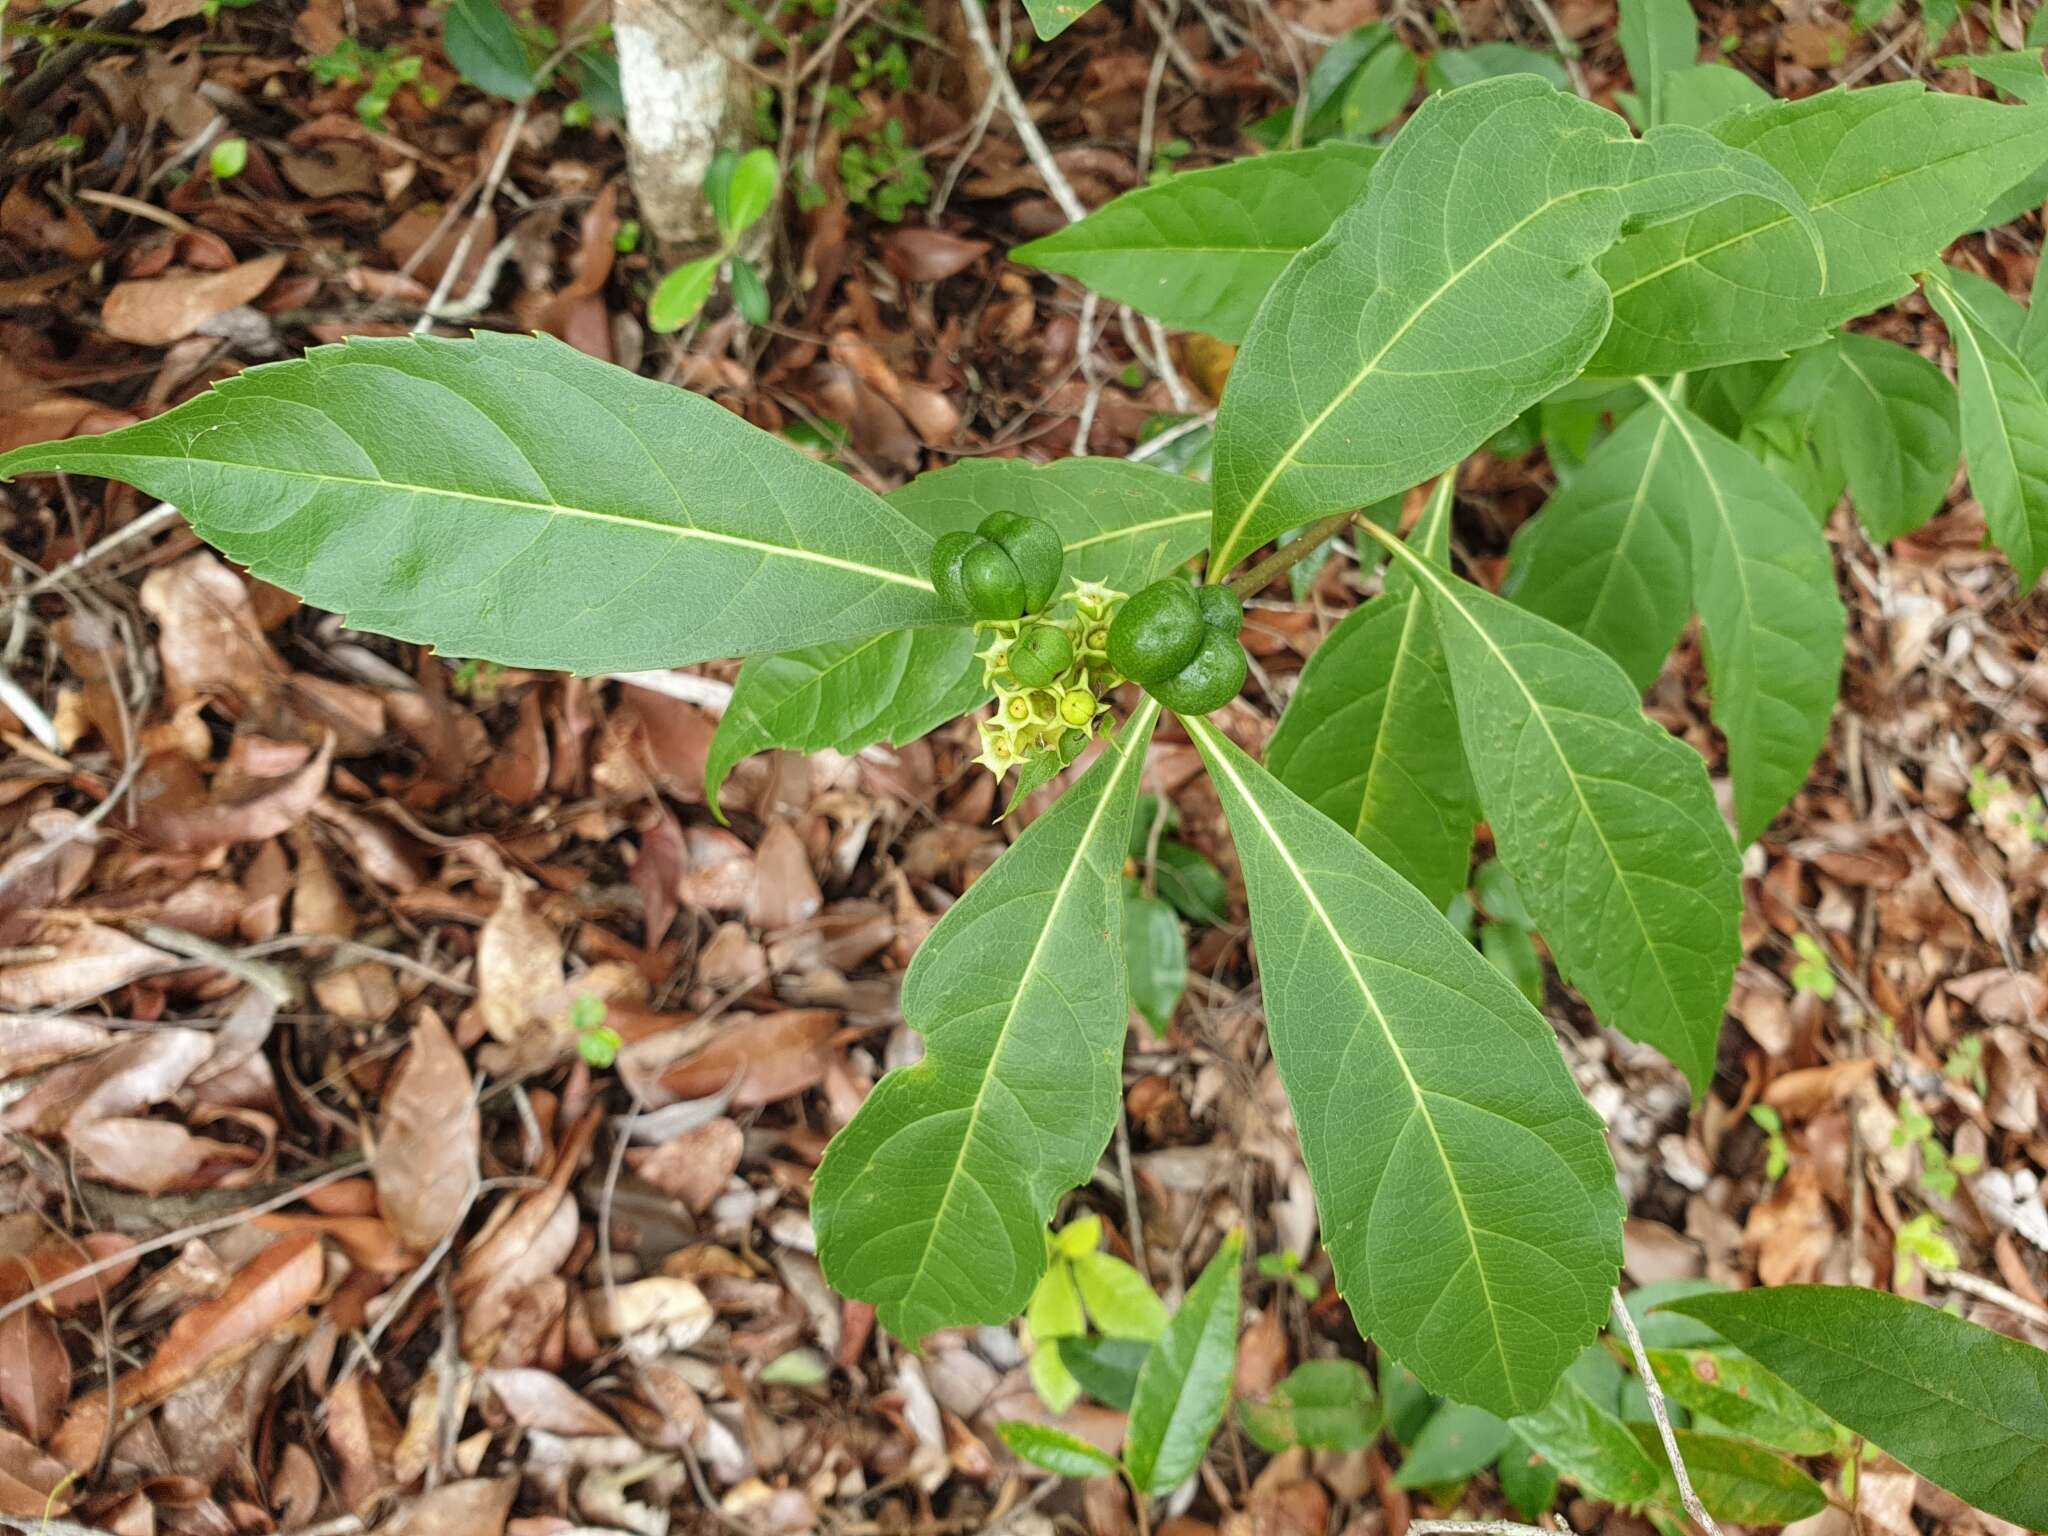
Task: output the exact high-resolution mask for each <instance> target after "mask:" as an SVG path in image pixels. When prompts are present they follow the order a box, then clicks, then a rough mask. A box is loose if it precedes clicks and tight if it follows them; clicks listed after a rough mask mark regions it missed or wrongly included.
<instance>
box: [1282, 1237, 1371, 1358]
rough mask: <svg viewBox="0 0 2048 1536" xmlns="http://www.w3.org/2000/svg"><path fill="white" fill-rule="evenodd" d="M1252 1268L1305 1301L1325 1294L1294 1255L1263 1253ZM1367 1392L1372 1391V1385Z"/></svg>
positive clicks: (1320, 1284)
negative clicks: (1278, 1281) (1284, 1285)
mask: <svg viewBox="0 0 2048 1536" xmlns="http://www.w3.org/2000/svg"><path fill="white" fill-rule="evenodd" d="M1252 1267H1253V1268H1254V1269H1256V1270H1257V1271H1258V1272H1259V1273H1260V1274H1261V1275H1263V1276H1265V1277H1266V1278H1267V1279H1268V1280H1280V1281H1284V1282H1286V1284H1288V1285H1290V1286H1292V1287H1293V1288H1294V1293H1295V1295H1297V1296H1299V1297H1300V1298H1301V1299H1302V1300H1303V1301H1314V1300H1315V1299H1316V1298H1317V1297H1318V1296H1320V1295H1322V1294H1323V1287H1322V1283H1321V1282H1320V1281H1319V1280H1317V1279H1316V1277H1315V1276H1314V1275H1311V1274H1307V1273H1304V1272H1303V1270H1302V1267H1301V1260H1300V1259H1298V1258H1296V1257H1295V1256H1294V1255H1293V1254H1292V1253H1288V1252H1281V1253H1262V1254H1260V1255H1259V1256H1258V1258H1257V1259H1256V1260H1254V1261H1253V1264H1252ZM1367 1390H1368V1392H1369V1391H1370V1390H1371V1387H1370V1384H1368V1386H1367Z"/></svg>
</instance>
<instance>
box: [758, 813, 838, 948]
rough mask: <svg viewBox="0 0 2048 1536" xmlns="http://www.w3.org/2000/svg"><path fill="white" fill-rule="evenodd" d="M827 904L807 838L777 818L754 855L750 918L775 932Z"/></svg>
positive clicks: (764, 930)
mask: <svg viewBox="0 0 2048 1536" xmlns="http://www.w3.org/2000/svg"><path fill="white" fill-rule="evenodd" d="M824 904H825V898H824V894H823V893H822V892H821V891H820V890H819V889H818V877H817V876H816V875H814V874H812V873H811V856H810V854H809V853H808V852H806V851H805V849H804V840H803V839H802V838H800V837H798V836H797V835H796V831H795V829H794V828H792V827H791V826H790V825H789V823H788V822H786V821H778V822H776V823H775V824H774V825H773V826H771V827H770V828H769V829H768V830H767V832H766V833H765V834H764V835H763V836H762V838H761V846H760V849H759V851H758V852H757V853H756V854H755V855H754V889H753V893H752V894H751V895H750V896H749V897H748V898H747V921H748V922H749V923H752V924H753V925H754V927H756V928H757V929H759V930H761V931H762V932H764V933H773V932H775V931H776V930H778V929H782V928H787V927H789V926H790V925H792V924H794V923H801V922H805V921H807V920H809V919H810V918H813V917H816V916H817V915H818V909H819V908H820V907H822V906H823V905H824Z"/></svg>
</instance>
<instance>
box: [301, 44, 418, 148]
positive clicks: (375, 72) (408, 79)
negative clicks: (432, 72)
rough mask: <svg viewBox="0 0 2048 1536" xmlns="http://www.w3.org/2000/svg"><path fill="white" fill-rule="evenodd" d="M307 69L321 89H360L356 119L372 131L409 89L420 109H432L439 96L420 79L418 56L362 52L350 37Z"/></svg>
mask: <svg viewBox="0 0 2048 1536" xmlns="http://www.w3.org/2000/svg"><path fill="white" fill-rule="evenodd" d="M306 69H307V71H308V73H310V74H311V75H312V76H313V78H314V79H315V80H318V81H320V82H321V83H322V84H323V85H360V86H363V87H364V88H365V89H364V91H363V93H362V95H360V96H358V97H357V98H356V116H357V117H359V118H361V119H362V120H363V121H364V122H365V123H367V124H368V125H369V126H370V127H372V128H375V127H376V126H377V125H378V124H379V123H381V122H383V121H384V114H385V113H386V112H388V111H390V110H391V102H392V99H393V98H394V97H395V96H397V95H398V93H399V92H400V91H402V90H404V89H405V87H407V86H408V85H410V86H412V87H413V92H414V94H415V95H417V96H418V97H419V99H420V104H421V105H422V106H427V107H431V106H434V105H435V104H436V103H437V102H438V101H439V100H440V93H439V92H438V91H436V90H435V89H434V87H433V86H431V85H429V84H427V83H426V82H424V81H422V80H421V79H420V69H421V60H420V57H419V55H418V54H412V53H400V52H398V51H397V50H396V49H393V48H365V47H364V46H363V45H362V44H361V43H359V42H357V41H356V40H355V39H354V38H353V37H344V38H343V39H342V40H341V41H340V42H338V43H336V44H335V45H334V46H333V47H332V48H330V49H328V50H327V52H325V53H319V54H315V55H314V56H313V57H312V58H310V59H308V60H307V61H306Z"/></svg>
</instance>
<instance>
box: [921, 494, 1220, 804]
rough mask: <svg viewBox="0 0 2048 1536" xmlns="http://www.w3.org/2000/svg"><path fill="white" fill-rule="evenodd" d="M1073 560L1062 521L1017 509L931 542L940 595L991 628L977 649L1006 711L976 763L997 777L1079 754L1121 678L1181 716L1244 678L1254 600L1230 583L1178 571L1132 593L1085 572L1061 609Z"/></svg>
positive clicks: (987, 725)
mask: <svg viewBox="0 0 2048 1536" xmlns="http://www.w3.org/2000/svg"><path fill="white" fill-rule="evenodd" d="M1064 564H1065V552H1064V550H1063V548H1062V547H1061V544H1060V536H1059V534H1058V533H1057V532H1056V531H1055V530H1054V529H1053V527H1052V525H1051V524H1049V523H1046V522H1042V521H1041V520H1039V519H1038V518H1035V517H1026V516H1024V515H1022V514H1021V513H1016V512H991V513H990V514H989V515H988V516H987V517H985V518H983V519H982V520H981V523H980V524H979V525H978V526H977V527H976V528H975V530H974V531H973V532H972V533H949V534H947V535H945V536H944V537H943V538H941V539H940V540H939V541H938V542H937V543H936V544H934V545H933V546H932V586H933V588H934V589H935V590H936V591H937V592H938V595H939V598H940V601H942V602H944V603H946V604H947V605H948V606H951V607H955V608H961V609H965V610H966V611H967V612H968V613H970V614H972V615H973V617H974V620H975V626H976V627H977V628H978V629H982V630H986V631H987V632H988V633H989V635H990V636H991V638H990V641H989V646H988V649H987V650H985V651H981V652H979V653H978V654H979V655H980V657H981V660H982V662H983V665H984V667H985V669H986V670H985V679H986V681H987V683H988V685H989V687H990V688H991V689H993V690H994V692H995V696H996V713H995V715H994V717H993V718H992V719H988V720H984V721H983V722H982V724H981V741H982V754H981V756H980V757H978V758H976V759H975V761H976V762H979V763H981V764H983V765H984V766H985V767H987V768H988V770H989V771H990V772H991V773H993V774H995V775H996V776H997V777H998V778H1000V777H1002V776H1003V775H1004V774H1005V773H1007V772H1008V771H1009V770H1010V769H1011V768H1013V767H1016V766H1017V765H1018V764H1020V763H1023V762H1025V761H1026V760H1028V759H1031V758H1035V757H1038V756H1040V755H1041V754H1043V753H1047V752H1057V753H1058V754H1059V755H1060V758H1061V761H1062V762H1072V761H1073V759H1074V756H1075V754H1077V753H1078V752H1079V751H1080V749H1081V748H1082V746H1084V745H1085V744H1086V743H1087V742H1088V741H1090V740H1091V739H1092V738H1093V737H1094V735H1095V728H1096V723H1097V721H1098V720H1100V719H1101V718H1102V717H1103V716H1104V715H1106V714H1107V713H1108V711H1109V704H1108V702H1107V695H1108V693H1109V691H1110V690H1111V689H1112V688H1114V687H1115V686H1116V685H1117V684H1118V683H1119V682H1122V681H1125V680H1129V681H1131V682H1134V683H1137V684H1139V685H1140V686H1142V687H1143V688H1144V689H1145V690H1146V692H1148V693H1150V694H1151V695H1152V696H1153V697H1154V698H1156V699H1157V700H1159V702H1160V703H1161V704H1164V705H1165V706H1166V707H1167V708H1168V709H1171V710H1173V711H1174V712H1175V713H1176V714H1182V715H1206V714H1208V713H1209V712H1210V711H1211V710H1215V709H1220V708H1222V707H1223V706H1224V705H1225V704H1227V703H1229V702H1230V701H1231V700H1232V699H1233V698H1235V697H1236V696H1237V693H1238V690H1239V689H1240V688H1242V687H1243V686H1244V680H1245V671H1246V663H1245V656H1244V649H1243V647H1242V646H1241V645H1240V644H1239V643H1238V636H1239V635H1240V634H1241V633H1242V631H1243V629H1244V609H1243V607H1242V605H1241V604H1240V603H1239V601H1238V598H1237V594H1236V593H1234V592H1232V591H1231V590H1230V589H1229V588H1228V587H1220V586H1206V587H1196V586H1193V585H1191V584H1190V583H1189V582H1188V581H1187V580H1186V579H1185V578H1184V577H1180V576H1169V577H1167V578H1165V579H1164V580H1162V581H1156V582H1154V583H1153V584H1152V585H1151V586H1149V587H1146V588H1145V589H1144V590H1143V591H1141V592H1139V593H1138V594H1136V595H1135V596H1133V597H1129V598H1126V597H1125V596H1124V595H1123V594H1122V593H1121V592H1114V591H1112V590H1110V589H1109V588H1108V587H1106V586H1103V585H1102V584H1101V583H1099V582H1092V581H1077V582H1075V583H1073V586H1072V588H1071V589H1070V590H1069V591H1068V592H1067V594H1066V595H1065V597H1064V598H1063V599H1062V600H1061V601H1062V603H1063V604H1064V606H1065V607H1066V609H1067V612H1065V613H1064V614H1062V615H1059V616H1055V615H1054V614H1053V612H1052V611H1051V606H1052V599H1053V592H1054V590H1055V589H1056V588H1057V587H1058V586H1059V580H1060V572H1061V570H1062V568H1063V566H1064Z"/></svg>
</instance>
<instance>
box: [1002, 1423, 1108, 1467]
mask: <svg viewBox="0 0 2048 1536" xmlns="http://www.w3.org/2000/svg"><path fill="white" fill-rule="evenodd" d="M996 1433H997V1434H999V1435H1001V1436H1002V1437H1003V1444H1005V1445H1007V1446H1008V1447H1009V1448H1010V1449H1011V1450H1012V1451H1013V1452H1015V1453H1016V1454H1017V1455H1019V1456H1022V1457H1023V1458H1024V1459H1025V1460H1026V1461H1028V1462H1031V1463H1032V1464H1033V1465H1035V1466H1040V1467H1043V1468H1045V1470H1046V1471H1048V1472H1056V1473H1058V1474H1059V1475H1060V1476H1061V1477H1114V1476H1116V1473H1117V1463H1116V1458H1115V1457H1113V1456H1109V1455H1105V1454H1104V1453H1103V1452H1101V1451H1098V1450H1097V1449H1096V1448H1095V1447H1094V1446H1092V1445H1090V1444H1089V1443H1088V1442H1087V1441H1086V1440H1082V1439H1079V1438H1078V1437H1076V1436H1074V1435H1070V1434H1068V1433H1067V1432H1066V1431H1065V1430H1063V1429H1054V1428H1053V1427H1052V1426H1051V1425H1049V1424H1032V1423H1029V1422H1027V1421H1025V1420H1022V1419H1011V1420H1009V1421H1007V1422H1006V1423H1002V1424H998V1425H997V1426H996Z"/></svg>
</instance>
